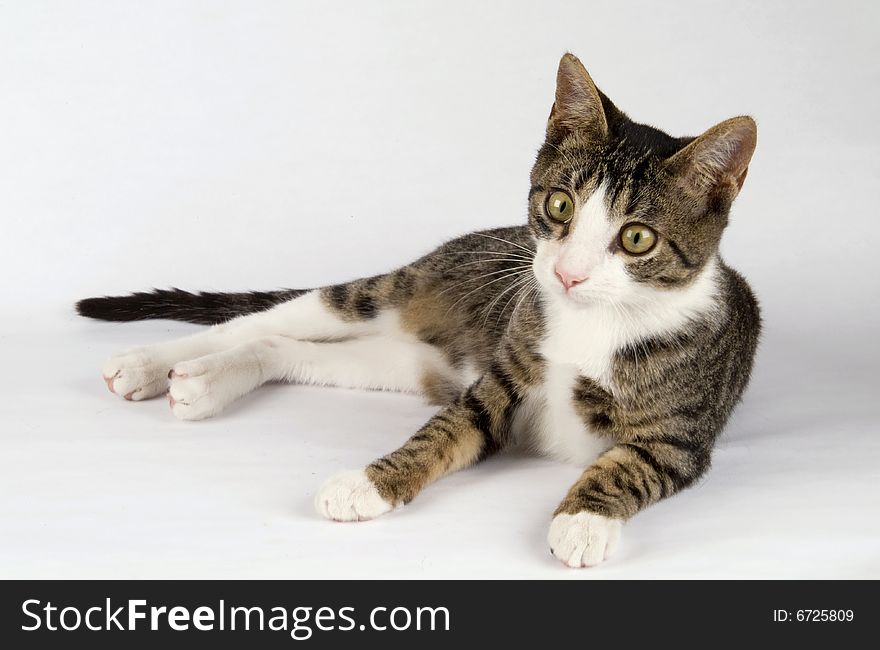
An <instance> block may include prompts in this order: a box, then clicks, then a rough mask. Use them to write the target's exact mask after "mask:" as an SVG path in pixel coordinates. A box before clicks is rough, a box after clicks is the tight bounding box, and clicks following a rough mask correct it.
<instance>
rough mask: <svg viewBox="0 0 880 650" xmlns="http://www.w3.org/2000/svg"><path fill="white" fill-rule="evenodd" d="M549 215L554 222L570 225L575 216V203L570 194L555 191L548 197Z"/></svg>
mask: <svg viewBox="0 0 880 650" xmlns="http://www.w3.org/2000/svg"><path fill="white" fill-rule="evenodd" d="M546 208H547V214H548V215H549V216H550V218H551V219H553V220H554V221H559V222H560V223H568V222H569V221H571V217H572V216H573V215H574V201H572V199H571V196H569V194H568V192H563V191H562V190H555V191H553V192H551V193H550V196H548V197H547V206H546Z"/></svg>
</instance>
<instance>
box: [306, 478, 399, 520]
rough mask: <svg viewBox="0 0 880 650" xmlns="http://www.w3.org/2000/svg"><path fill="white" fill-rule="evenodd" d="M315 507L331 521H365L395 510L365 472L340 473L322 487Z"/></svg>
mask: <svg viewBox="0 0 880 650" xmlns="http://www.w3.org/2000/svg"><path fill="white" fill-rule="evenodd" d="M315 508H317V509H318V512H320V513H321V514H322V515H324V516H325V517H326V518H327V519H333V520H335V521H365V520H367V519H375V518H376V517H378V516H379V515H384V514H385V513H386V512H388V511H390V510H392V509H393V506H392V505H391V504H390V503H388V502H387V501H386V500H385V499H383V498H382V497H381V496H379V491H378V490H377V489H376V486H375V485H373V482H372V481H371V480H370V479H368V478H367V475H366V473H365V472H364V470H362V469H358V470H353V471H348V472H343V473H341V474H337V475H336V476H334V477H333V478H331V479H330V480H329V481H327V482H326V483H324V485H322V486H321V489H320V490H318V495H317V496H316V497H315Z"/></svg>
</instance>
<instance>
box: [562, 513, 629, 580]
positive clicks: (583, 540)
mask: <svg viewBox="0 0 880 650" xmlns="http://www.w3.org/2000/svg"><path fill="white" fill-rule="evenodd" d="M622 527H623V522H622V521H620V520H619V519H609V518H608V517H603V516H602V515H597V514H594V513H592V512H579V513H577V514H574V515H569V514H566V513H561V514H558V515H556V516H555V517H554V518H553V522H552V523H551V524H550V533H549V534H548V535H547V541H548V542H550V552H551V553H553V555H555V556H556V557H557V558H558V559H559V560H561V561H562V563H563V564H565V565H567V566H570V567H573V568H579V567H587V566H596V565H597V564H599V563H600V562H602V561H603V560H606V559H608V557H610V556H611V554H612V553H613V552H614V548H615V547H616V546H617V542H619V541H620V529H621V528H622Z"/></svg>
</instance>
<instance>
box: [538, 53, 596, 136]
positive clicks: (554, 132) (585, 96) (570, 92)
mask: <svg viewBox="0 0 880 650" xmlns="http://www.w3.org/2000/svg"><path fill="white" fill-rule="evenodd" d="M572 131H583V132H584V133H585V134H587V135H589V136H590V137H592V138H595V139H597V140H604V139H605V137H606V136H607V135H608V120H607V119H606V117H605V109H604V108H603V107H602V98H601V96H600V94H599V89H598V88H596V84H595V83H593V79H592V78H591V77H590V74H589V73H588V72H587V69H586V68H585V67H584V65H583V64H582V63H581V62H580V60H579V59H578V58H577V57H576V56H575V55H574V54H570V53H566V54H565V55H563V57H562V59H561V60H560V61H559V70H558V72H557V73H556V101H555V102H554V103H553V108H552V109H551V110H550V119H549V120H548V121H547V138H548V139H549V140H551V141H559V140H561V139H562V138H564V137H565V136H566V135H567V134H568V133H571V132H572Z"/></svg>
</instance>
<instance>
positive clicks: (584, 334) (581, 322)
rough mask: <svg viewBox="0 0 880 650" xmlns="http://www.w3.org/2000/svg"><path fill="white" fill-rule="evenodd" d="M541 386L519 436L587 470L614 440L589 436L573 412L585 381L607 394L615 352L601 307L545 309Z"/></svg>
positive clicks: (526, 408)
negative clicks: (581, 379)
mask: <svg viewBox="0 0 880 650" xmlns="http://www.w3.org/2000/svg"><path fill="white" fill-rule="evenodd" d="M546 327H547V335H546V337H545V338H544V340H543V342H542V345H541V354H542V356H543V357H544V358H545V359H546V360H547V366H546V367H545V370H544V382H543V383H542V385H541V386H540V387H536V388H535V389H533V390H532V391H531V393H530V394H529V396H528V397H527V398H526V400H525V401H524V403H523V405H522V408H521V414H520V415H521V417H520V418H519V420H520V423H521V424H520V431H521V432H522V435H524V436H525V440H526V441H527V444H529V446H531V447H534V448H535V449H536V450H537V451H539V452H540V453H543V454H547V455H548V456H551V457H553V458H557V459H559V460H562V461H565V462H571V463H576V464H578V465H589V464H590V463H592V462H593V461H594V460H595V459H596V458H597V457H598V456H599V455H600V454H601V453H602V452H603V451H605V450H606V449H608V448H609V447H610V446H611V445H612V444H613V441H612V440H610V439H609V438H607V437H603V436H598V435H596V434H595V433H594V432H592V431H590V430H589V428H588V427H587V426H586V425H585V423H584V421H583V420H582V418H581V416H580V415H579V414H578V413H577V411H576V410H575V403H574V388H575V385H576V383H577V381H578V378H579V377H589V378H590V379H593V380H595V381H596V382H598V383H599V384H600V385H601V386H602V387H603V388H605V389H606V390H610V389H611V362H612V359H613V357H614V353H615V351H616V350H617V349H618V341H617V336H616V334H617V332H618V330H617V327H616V324H615V323H614V322H611V321H609V314H608V313H607V312H606V311H605V310H604V309H601V308H597V309H592V308H577V309H574V308H571V307H568V306H565V305H559V304H555V305H548V309H547V324H546Z"/></svg>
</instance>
